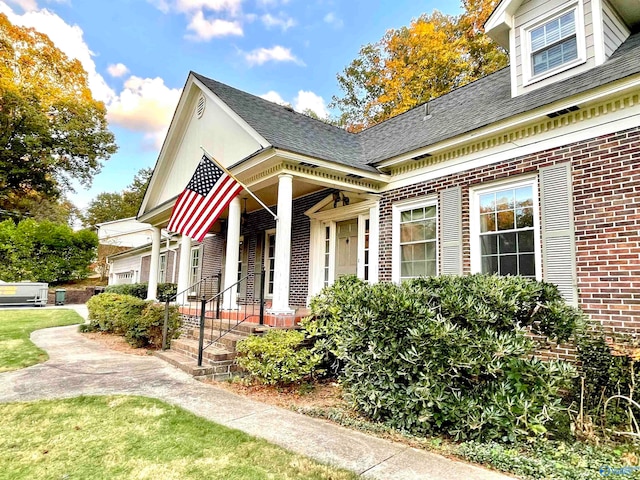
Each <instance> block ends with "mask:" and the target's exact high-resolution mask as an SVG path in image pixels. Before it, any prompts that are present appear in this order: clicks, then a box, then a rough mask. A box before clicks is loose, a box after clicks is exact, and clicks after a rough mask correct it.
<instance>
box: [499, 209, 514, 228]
mask: <svg viewBox="0 0 640 480" xmlns="http://www.w3.org/2000/svg"><path fill="white" fill-rule="evenodd" d="M513 219H514V215H513V210H506V211H504V212H498V230H511V229H512V228H514V223H513Z"/></svg>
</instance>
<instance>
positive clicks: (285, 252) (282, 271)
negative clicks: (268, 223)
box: [269, 174, 294, 314]
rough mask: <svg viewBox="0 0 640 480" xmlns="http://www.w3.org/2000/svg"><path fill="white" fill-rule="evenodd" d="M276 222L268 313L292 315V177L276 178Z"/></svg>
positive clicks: (280, 176)
mask: <svg viewBox="0 0 640 480" xmlns="http://www.w3.org/2000/svg"><path fill="white" fill-rule="evenodd" d="M277 213H278V221H277V222H276V251H275V266H274V273H273V303H272V304H271V309H270V310H269V312H270V313H276V314H277V313H285V314H292V313H294V311H293V310H292V309H291V307H289V278H290V273H291V218H292V213H293V176H291V175H289V174H282V175H279V176H278V212H277Z"/></svg>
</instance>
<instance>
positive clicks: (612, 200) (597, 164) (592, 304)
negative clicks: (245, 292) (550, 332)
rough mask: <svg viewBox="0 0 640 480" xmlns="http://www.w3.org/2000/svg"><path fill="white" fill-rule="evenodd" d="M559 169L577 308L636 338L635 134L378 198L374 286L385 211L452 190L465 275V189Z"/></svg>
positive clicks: (639, 175) (386, 236)
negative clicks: (565, 187)
mask: <svg viewBox="0 0 640 480" xmlns="http://www.w3.org/2000/svg"><path fill="white" fill-rule="evenodd" d="M562 162H571V166H572V176H573V198H574V204H573V208H574V222H575V238H576V267H577V278H578V291H579V302H580V306H581V308H582V309H583V310H584V311H585V312H586V313H587V314H588V315H589V317H590V318H591V319H593V320H595V321H598V322H600V323H602V324H604V325H605V326H606V327H608V328H610V329H612V330H613V331H617V332H629V331H638V330H640V208H639V207H640V128H633V129H629V130H625V131H622V132H618V133H616V134H611V135H604V136H601V137H597V138H593V139H590V140H585V141H582V142H577V143H574V144H570V145H566V146H564V147H561V148H556V149H553V150H547V151H543V152H539V153H536V154H533V155H527V156H523V157H518V158H514V159H512V160H510V161H506V162H501V163H497V164H493V165H489V166H485V167H481V168H475V169H471V170H467V171H464V172H461V173H458V174H454V175H449V176H446V177H442V178H438V179H435V180H432V181H428V182H422V183H418V184H414V185H410V186H407V187H403V188H398V189H395V190H391V191H389V192H386V193H385V194H384V195H383V196H382V198H381V201H380V280H386V281H389V280H391V268H392V265H391V253H392V245H391V228H392V224H391V223H392V222H391V212H392V205H393V203H395V202H398V201H401V200H406V199H410V198H414V197H421V196H426V195H435V194H438V193H439V192H440V191H441V190H444V189H447V188H450V187H453V186H457V185H460V186H461V187H462V242H463V245H462V246H463V248H462V250H463V271H464V272H465V273H468V272H469V271H470V233H469V187H473V186H479V185H482V184H485V183H488V182H491V181H494V180H498V179H504V178H508V177H512V176H516V175H520V174H525V173H532V172H537V171H538V169H540V168H541V167H546V166H550V165H554V164H557V163H562ZM567 353H570V352H567Z"/></svg>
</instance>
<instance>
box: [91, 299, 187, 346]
mask: <svg viewBox="0 0 640 480" xmlns="http://www.w3.org/2000/svg"><path fill="white" fill-rule="evenodd" d="M87 307H88V309H89V327H88V329H90V330H93V331H99V332H105V333H115V334H117V335H123V336H124V337H125V339H126V340H127V342H128V343H129V344H131V345H133V346H134V347H152V348H159V347H161V346H162V328H163V325H164V312H165V306H164V305H163V304H154V303H153V302H152V301H144V300H141V299H139V298H137V297H134V296H131V295H122V294H118V293H102V294H100V295H95V296H93V297H91V298H90V299H89V301H88V302H87ZM179 328H180V314H179V311H178V307H177V306H175V305H172V306H170V307H169V323H168V330H167V340H168V341H170V339H171V338H177V336H178V335H179Z"/></svg>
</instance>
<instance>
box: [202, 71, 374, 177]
mask: <svg viewBox="0 0 640 480" xmlns="http://www.w3.org/2000/svg"><path fill="white" fill-rule="evenodd" d="M192 73H193V72H192ZM193 75H194V76H195V77H196V78H197V79H198V80H200V81H201V82H202V83H203V84H204V85H205V86H206V87H207V88H209V89H210V90H211V91H212V92H213V93H215V94H216V95H217V96H218V97H219V98H220V99H221V100H222V101H223V102H224V103H226V104H227V105H228V106H229V107H230V108H231V109H232V110H233V111H234V112H236V113H237V114H238V115H239V116H240V117H242V119H243V120H244V121H245V122H247V123H248V124H249V125H250V126H251V127H252V128H254V129H255V130H256V131H257V132H258V133H259V134H260V135H262V136H263V137H264V138H265V139H266V140H267V141H268V142H269V143H270V144H271V145H273V146H274V147H276V148H281V149H283V150H289V151H292V152H296V153H302V154H305V155H308V156H310V157H313V158H319V159H322V160H328V161H331V162H336V163H340V164H343V165H347V166H351V167H356V168H360V169H364V170H369V171H376V169H375V168H373V167H371V166H369V165H367V162H366V161H365V160H364V155H363V151H362V145H361V143H360V141H359V139H358V137H357V136H356V135H354V134H351V133H349V132H347V131H345V130H343V129H341V128H337V127H334V126H333V125H329V124H326V123H324V122H322V121H320V120H316V119H314V118H311V117H309V116H307V115H303V114H301V113H297V112H294V111H292V109H290V108H287V107H283V106H281V105H278V104H276V103H273V102H269V101H268V100H264V99H263V98H260V97H256V96H255V95H251V94H250V93H247V92H243V91H242V90H238V89H236V88H233V87H230V86H228V85H225V84H224V83H220V82H217V81H215V80H212V79H210V78H207V77H204V76H202V75H199V74H197V73H193ZM263 146H264V145H263Z"/></svg>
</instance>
